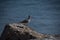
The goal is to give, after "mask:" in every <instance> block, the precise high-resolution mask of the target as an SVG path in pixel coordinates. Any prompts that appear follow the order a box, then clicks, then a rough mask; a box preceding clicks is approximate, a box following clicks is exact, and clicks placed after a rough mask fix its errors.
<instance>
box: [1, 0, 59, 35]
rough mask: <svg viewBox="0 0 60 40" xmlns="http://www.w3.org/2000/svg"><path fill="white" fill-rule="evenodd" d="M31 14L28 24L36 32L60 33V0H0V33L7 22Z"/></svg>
mask: <svg viewBox="0 0 60 40" xmlns="http://www.w3.org/2000/svg"><path fill="white" fill-rule="evenodd" d="M28 15H31V16H32V20H31V23H29V25H30V26H31V27H32V28H33V29H35V30H36V31H37V32H40V33H45V34H60V0H0V34H1V33H2V31H3V29H4V26H5V25H6V24H8V23H14V22H19V21H21V20H23V19H25V18H26V17H27V16H28Z"/></svg>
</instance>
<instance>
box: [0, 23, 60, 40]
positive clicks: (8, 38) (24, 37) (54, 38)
mask: <svg viewBox="0 0 60 40" xmlns="http://www.w3.org/2000/svg"><path fill="white" fill-rule="evenodd" d="M0 40H60V35H47V34H42V33H37V32H36V31H34V30H33V29H32V28H30V27H29V26H26V25H23V24H21V23H12V24H7V25H6V26H5V28H4V31H3V33H2V35H1V38H0Z"/></svg>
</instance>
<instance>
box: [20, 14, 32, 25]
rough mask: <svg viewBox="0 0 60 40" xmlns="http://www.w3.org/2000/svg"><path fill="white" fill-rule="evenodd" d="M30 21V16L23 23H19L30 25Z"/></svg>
mask: <svg viewBox="0 0 60 40" xmlns="http://www.w3.org/2000/svg"><path fill="white" fill-rule="evenodd" d="M30 21H31V16H30V15H29V16H28V18H27V19H24V20H23V21H21V22H20V23H22V24H24V25H27V24H28V23H30Z"/></svg>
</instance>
